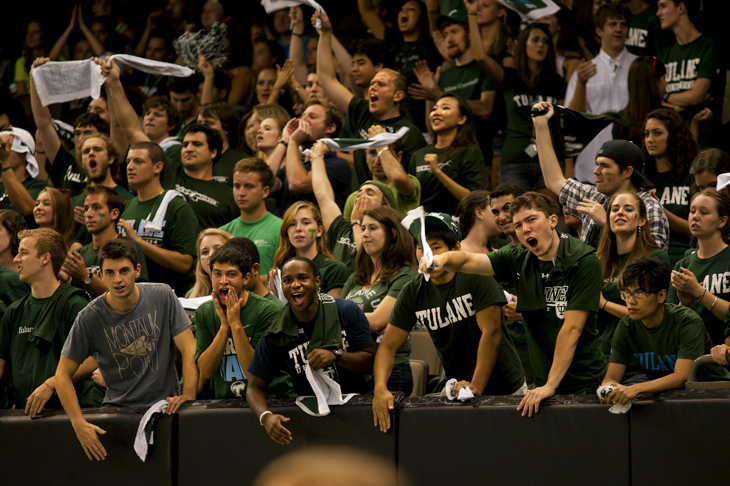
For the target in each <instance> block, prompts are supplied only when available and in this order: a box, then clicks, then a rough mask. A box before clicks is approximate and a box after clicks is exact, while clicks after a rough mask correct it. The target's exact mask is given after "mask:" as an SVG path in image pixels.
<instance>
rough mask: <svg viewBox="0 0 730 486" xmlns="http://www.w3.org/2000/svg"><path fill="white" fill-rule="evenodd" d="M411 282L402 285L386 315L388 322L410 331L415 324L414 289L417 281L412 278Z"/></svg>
mask: <svg viewBox="0 0 730 486" xmlns="http://www.w3.org/2000/svg"><path fill="white" fill-rule="evenodd" d="M412 282H413V283H408V284H406V285H405V286H404V287H403V289H402V290H401V292H400V294H399V295H398V298H397V299H396V301H395V305H394V306H393V310H392V311H391V313H390V317H388V324H391V325H393V326H395V327H397V328H398V329H403V330H404V331H407V332H411V330H412V329H413V327H414V326H415V325H416V308H415V299H416V291H415V289H416V288H417V287H416V285H417V283H416V280H412ZM424 283H425V282H424Z"/></svg>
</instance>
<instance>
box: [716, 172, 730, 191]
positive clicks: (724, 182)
mask: <svg viewBox="0 0 730 486" xmlns="http://www.w3.org/2000/svg"><path fill="white" fill-rule="evenodd" d="M727 186H730V172H727V173H725V174H720V175H718V176H717V190H718V191H721V190H722V189H725V188H726V187H727Z"/></svg>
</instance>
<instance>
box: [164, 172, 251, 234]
mask: <svg viewBox="0 0 730 486" xmlns="http://www.w3.org/2000/svg"><path fill="white" fill-rule="evenodd" d="M175 190H176V191H177V192H179V193H180V194H182V195H183V196H184V197H185V200H186V201H187V202H188V204H190V207H192V208H193V211H195V215H196V216H197V217H198V222H199V224H200V228H218V227H220V226H222V225H224V224H226V223H227V222H228V221H230V220H232V219H233V218H235V217H236V216H237V215H239V214H241V213H240V210H239V209H238V206H236V201H235V200H234V199H233V190H232V189H231V188H230V187H229V186H228V185H226V184H224V183H222V182H217V181H216V180H211V181H204V180H201V179H194V178H192V177H189V176H187V175H186V174H184V173H183V174H180V175H179V176H178V178H177V181H175Z"/></svg>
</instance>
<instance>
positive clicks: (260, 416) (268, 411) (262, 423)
mask: <svg viewBox="0 0 730 486" xmlns="http://www.w3.org/2000/svg"><path fill="white" fill-rule="evenodd" d="M267 413H273V412H272V411H270V410H267V411H265V412H264V413H262V414H261V415H259V423H260V424H261V426H263V425H264V422H263V418H264V415H266V414H267Z"/></svg>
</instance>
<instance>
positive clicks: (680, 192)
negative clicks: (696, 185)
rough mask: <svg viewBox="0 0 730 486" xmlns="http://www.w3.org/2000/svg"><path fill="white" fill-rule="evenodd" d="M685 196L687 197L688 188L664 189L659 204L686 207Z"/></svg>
mask: <svg viewBox="0 0 730 486" xmlns="http://www.w3.org/2000/svg"><path fill="white" fill-rule="evenodd" d="M687 196H689V186H679V187H677V186H674V187H665V188H664V191H663V192H662V196H661V199H660V201H659V202H660V203H661V204H662V205H664V204H679V205H682V206H686V205H687Z"/></svg>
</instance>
